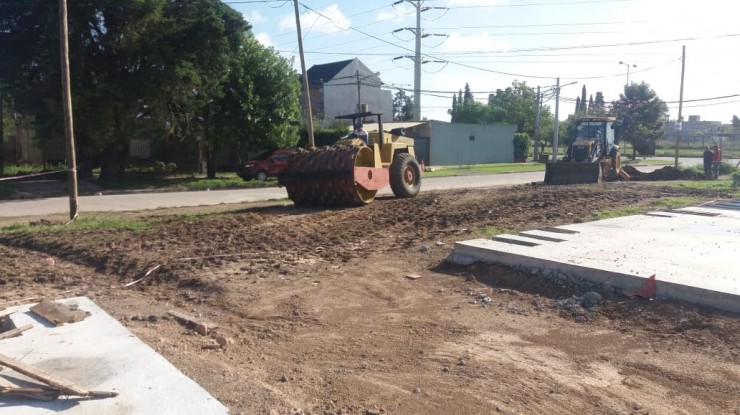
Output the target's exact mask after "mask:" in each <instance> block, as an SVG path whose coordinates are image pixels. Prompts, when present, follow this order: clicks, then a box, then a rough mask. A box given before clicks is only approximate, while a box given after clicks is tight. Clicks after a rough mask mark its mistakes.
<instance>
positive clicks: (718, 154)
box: [712, 144, 722, 179]
mask: <svg viewBox="0 0 740 415" xmlns="http://www.w3.org/2000/svg"><path fill="white" fill-rule="evenodd" d="M720 163H722V150H721V149H720V148H719V146H718V145H716V144H715V145H714V152H713V153H712V175H713V176H714V178H715V179H716V178H718V177H719V164H720Z"/></svg>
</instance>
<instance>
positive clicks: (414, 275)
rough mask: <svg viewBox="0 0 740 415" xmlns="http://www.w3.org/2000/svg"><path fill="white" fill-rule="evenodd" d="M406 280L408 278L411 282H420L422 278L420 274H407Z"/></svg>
mask: <svg viewBox="0 0 740 415" xmlns="http://www.w3.org/2000/svg"><path fill="white" fill-rule="evenodd" d="M406 278H408V279H410V280H418V279H419V278H421V275H419V274H406Z"/></svg>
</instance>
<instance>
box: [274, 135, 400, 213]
mask: <svg viewBox="0 0 740 415" xmlns="http://www.w3.org/2000/svg"><path fill="white" fill-rule="evenodd" d="M388 181H389V179H388V170H387V169H383V168H375V167H374V163H373V151H372V150H370V148H368V147H364V146H347V147H320V148H317V149H315V150H310V151H301V152H299V154H297V155H295V156H293V157H291V158H290V159H289V160H288V163H287V165H286V167H285V170H284V171H283V173H282V174H280V176H279V177H278V183H279V184H280V185H281V186H285V188H286V190H287V191H288V197H289V198H290V200H292V201H293V203H294V204H295V205H296V206H362V205H364V204H367V203H370V202H372V201H373V199H374V198H375V195H376V194H377V193H378V190H379V189H381V188H383V187H385V186H387V185H388Z"/></svg>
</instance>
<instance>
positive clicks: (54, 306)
mask: <svg viewBox="0 0 740 415" xmlns="http://www.w3.org/2000/svg"><path fill="white" fill-rule="evenodd" d="M31 311H33V312H34V313H36V314H37V315H39V316H41V317H43V318H44V319H46V320H47V321H49V322H51V323H52V324H54V325H55V326H61V325H62V324H66V323H75V322H78V321H82V320H84V319H85V318H87V316H89V315H90V313H88V312H87V311H82V310H80V309H78V308H77V306H76V305H68V304H61V303H56V302H53V301H49V300H44V301H42V302H40V303H38V304H36V305H35V306H33V307H31Z"/></svg>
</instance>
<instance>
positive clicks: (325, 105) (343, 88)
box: [301, 58, 393, 124]
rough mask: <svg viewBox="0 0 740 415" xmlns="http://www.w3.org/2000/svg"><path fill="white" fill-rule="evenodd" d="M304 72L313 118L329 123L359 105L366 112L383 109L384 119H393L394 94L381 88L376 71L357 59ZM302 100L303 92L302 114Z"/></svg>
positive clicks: (316, 66) (351, 111) (352, 110)
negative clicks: (306, 75) (306, 74)
mask: <svg viewBox="0 0 740 415" xmlns="http://www.w3.org/2000/svg"><path fill="white" fill-rule="evenodd" d="M307 73H308V84H309V92H310V95H311V110H312V112H313V116H314V118H315V119H319V120H322V121H323V122H324V123H325V124H329V123H331V122H333V121H334V117H336V116H337V115H343V114H349V113H353V112H359V111H358V107H359V105H358V104H364V105H363V107H365V105H366V108H367V109H368V110H369V111H372V112H382V113H383V114H384V115H383V121H384V122H385V121H391V120H392V119H393V93H392V92H391V91H389V90H385V89H382V88H381V86H382V82H381V81H380V77H379V73H378V72H373V71H372V70H370V68H368V67H367V66H365V64H364V63H362V62H360V60H359V59H357V58H355V59H350V60H346V61H340V62H332V63H326V64H322V65H314V66H312V67H311V68H310V69H309V70H308V71H307ZM305 102H306V98H305V94H304V95H303V96H301V104H302V106H303V108H304V115H305V108H306V106H305V105H303V104H304V103H305Z"/></svg>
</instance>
